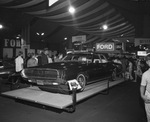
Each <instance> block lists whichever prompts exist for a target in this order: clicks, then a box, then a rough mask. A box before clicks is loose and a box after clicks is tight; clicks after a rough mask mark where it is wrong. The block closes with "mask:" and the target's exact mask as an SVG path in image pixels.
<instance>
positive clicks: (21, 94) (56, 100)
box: [2, 79, 124, 109]
mask: <svg viewBox="0 0 150 122" xmlns="http://www.w3.org/2000/svg"><path fill="white" fill-rule="evenodd" d="M122 82H124V79H118V80H117V81H113V82H111V81H110V82H109V87H112V86H115V85H117V84H119V83H122ZM107 88H108V81H101V82H97V83H94V84H91V85H87V87H86V88H85V90H84V91H83V92H80V93H77V94H76V102H79V101H81V100H84V99H86V98H88V97H90V96H92V95H95V94H97V93H99V92H101V91H103V90H106V89H107ZM2 95H4V96H8V97H11V98H15V99H21V100H26V101H30V102H35V103H39V104H42V105H46V106H50V107H54V108H58V109H65V108H66V107H68V106H70V105H72V104H73V101H72V95H65V94H60V93H50V92H45V91H42V90H40V89H39V88H38V87H36V86H33V87H27V88H21V89H17V90H12V91H8V92H3V93H2Z"/></svg>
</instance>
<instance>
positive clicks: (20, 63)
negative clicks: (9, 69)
mask: <svg viewBox="0 0 150 122" xmlns="http://www.w3.org/2000/svg"><path fill="white" fill-rule="evenodd" d="M22 54H23V53H22V51H19V53H18V56H17V57H16V58H15V71H16V73H15V76H17V77H16V78H15V79H13V80H12V81H11V82H12V84H17V88H19V82H20V78H21V76H20V73H21V71H22V70H23V68H24V59H23V58H22Z"/></svg>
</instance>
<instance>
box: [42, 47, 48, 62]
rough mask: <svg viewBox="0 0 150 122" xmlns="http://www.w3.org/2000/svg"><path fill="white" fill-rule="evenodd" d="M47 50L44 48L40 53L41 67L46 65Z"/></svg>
mask: <svg viewBox="0 0 150 122" xmlns="http://www.w3.org/2000/svg"><path fill="white" fill-rule="evenodd" d="M48 54H49V52H48V48H44V50H43V52H42V53H41V65H45V64H48V56H47V55H48Z"/></svg>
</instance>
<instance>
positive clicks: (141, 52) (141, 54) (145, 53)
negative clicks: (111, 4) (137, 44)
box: [137, 51, 147, 56]
mask: <svg viewBox="0 0 150 122" xmlns="http://www.w3.org/2000/svg"><path fill="white" fill-rule="evenodd" d="M137 55H138V56H146V55H147V52H146V51H137Z"/></svg>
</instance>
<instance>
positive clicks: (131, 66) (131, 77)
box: [128, 59, 133, 80]
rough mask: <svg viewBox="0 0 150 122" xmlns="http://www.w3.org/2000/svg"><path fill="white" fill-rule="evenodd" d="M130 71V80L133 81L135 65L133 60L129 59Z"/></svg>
mask: <svg viewBox="0 0 150 122" xmlns="http://www.w3.org/2000/svg"><path fill="white" fill-rule="evenodd" d="M128 70H129V79H130V80H133V76H132V71H133V63H132V61H131V59H129V64H128Z"/></svg>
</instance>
